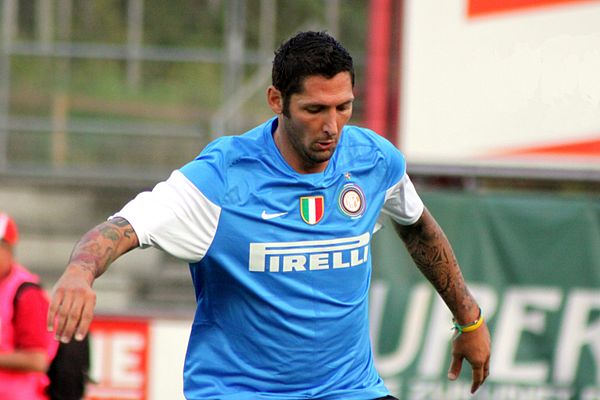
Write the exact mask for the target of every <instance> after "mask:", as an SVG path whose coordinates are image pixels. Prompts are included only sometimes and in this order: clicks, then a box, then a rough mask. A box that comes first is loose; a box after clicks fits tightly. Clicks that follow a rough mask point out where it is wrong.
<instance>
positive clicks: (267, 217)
mask: <svg viewBox="0 0 600 400" xmlns="http://www.w3.org/2000/svg"><path fill="white" fill-rule="evenodd" d="M285 214H287V211H286V212H280V213H275V214H267V212H266V211H265V210H263V212H262V214H260V216H261V218H262V219H273V218H277V217H283V216H284V215H285Z"/></svg>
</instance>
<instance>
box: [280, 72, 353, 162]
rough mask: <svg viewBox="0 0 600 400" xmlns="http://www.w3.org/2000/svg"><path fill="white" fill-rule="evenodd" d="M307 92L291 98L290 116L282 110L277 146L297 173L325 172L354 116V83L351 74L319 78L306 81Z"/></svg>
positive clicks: (309, 78)
mask: <svg viewBox="0 0 600 400" xmlns="http://www.w3.org/2000/svg"><path fill="white" fill-rule="evenodd" d="M303 88H304V90H303V91H302V92H300V93H295V94H293V95H292V96H291V98H290V101H289V109H288V110H289V113H288V115H289V116H286V115H284V114H283V113H282V111H283V110H281V113H280V117H279V125H278V127H277V131H276V132H275V143H276V144H277V147H278V148H279V150H280V151H281V154H282V155H283V157H284V158H285V160H286V161H287V162H288V163H289V164H290V166H291V167H292V168H294V169H295V170H296V171H298V172H300V173H314V172H321V171H323V170H324V169H325V168H326V167H327V163H328V161H329V159H330V158H331V156H332V155H333V153H334V151H335V148H336V146H337V144H338V141H339V140H340V136H341V133H342V128H343V127H344V125H345V124H346V123H347V122H348V120H349V119H350V117H351V116H352V102H353V100H354V95H353V93H352V79H351V76H350V73H349V72H340V73H339V74H337V75H335V76H334V77H333V78H331V79H327V78H325V77H323V76H320V75H315V76H310V77H308V78H306V79H305V80H304V82H303ZM275 90H276V89H275ZM281 100H282V99H281ZM281 102H283V100H282V101H281ZM274 110H275V109H274ZM276 111H277V110H276Z"/></svg>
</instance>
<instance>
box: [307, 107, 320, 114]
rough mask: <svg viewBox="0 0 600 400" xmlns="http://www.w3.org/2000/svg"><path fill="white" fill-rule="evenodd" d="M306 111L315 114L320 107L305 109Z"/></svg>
mask: <svg viewBox="0 0 600 400" xmlns="http://www.w3.org/2000/svg"><path fill="white" fill-rule="evenodd" d="M306 111H308V112H309V113H311V114H317V113H318V112H320V111H321V107H307V108H306Z"/></svg>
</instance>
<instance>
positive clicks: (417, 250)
mask: <svg viewBox="0 0 600 400" xmlns="http://www.w3.org/2000/svg"><path fill="white" fill-rule="evenodd" d="M396 229H397V231H398V233H399V234H400V236H401V237H402V239H403V241H404V243H405V245H406V248H407V249H408V252H409V253H410V255H411V257H412V259H413V260H414V262H415V264H416V265H417V267H418V268H419V270H420V271H421V272H422V273H423V275H424V276H425V277H426V278H427V279H428V280H429V281H430V282H431V283H432V284H433V286H434V287H435V289H436V290H437V292H438V293H439V294H440V296H441V297H442V299H443V300H444V301H445V303H446V304H447V305H448V307H449V308H450V310H451V311H452V313H453V314H454V315H461V314H465V313H467V312H469V311H470V310H473V308H475V307H476V303H475V300H474V299H473V297H472V296H471V294H470V293H469V290H468V289H467V286H466V284H465V281H464V278H463V276H462V273H461V271H460V268H459V266H458V262H457V261H456V257H455V256H454V252H453V251H452V247H451V246H450V243H449V242H448V239H447V238H446V236H445V235H444V232H443V231H442V229H441V228H440V226H439V225H438V224H437V223H436V222H435V220H434V219H433V217H431V215H429V213H428V212H427V211H426V212H425V213H424V215H423V217H422V218H421V220H420V221H419V222H417V223H416V224H415V225H414V226H411V227H402V226H399V225H397V226H396Z"/></svg>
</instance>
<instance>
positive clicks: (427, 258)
mask: <svg viewBox="0 0 600 400" xmlns="http://www.w3.org/2000/svg"><path fill="white" fill-rule="evenodd" d="M394 227H395V229H396V231H397V232H398V234H399V235H400V237H401V238H402V240H403V241H404V243H405V245H406V248H407V249H408V252H409V253H410V255H411V257H412V259H413V260H414V262H415V264H416V265H417V267H418V268H419V270H420V271H421V272H422V273H423V275H424V276H425V277H426V278H427V279H428V280H429V281H430V282H431V283H432V285H433V286H434V287H435V289H436V290H437V292H438V293H439V294H440V296H441V297H442V299H443V300H444V302H445V303H446V305H447V306H448V308H449V309H450V311H451V312H452V315H454V318H455V320H456V322H457V323H458V324H460V325H467V324H469V323H472V322H474V321H476V320H478V318H479V317H480V315H479V312H480V309H479V306H478V305H477V302H476V301H475V299H474V298H473V296H472V295H471V293H470V292H469V290H468V288H467V285H466V284H465V280H464V278H463V276H462V273H461V271H460V267H459V266H458V262H457V260H456V257H455V256H454V252H453V250H452V247H451V245H450V242H449V241H448V239H447V238H446V235H445V234H444V232H443V230H442V228H441V227H440V226H439V225H438V223H437V222H436V221H435V219H434V218H433V216H432V215H431V213H429V211H428V210H427V208H425V209H424V210H423V214H422V215H421V217H420V218H419V219H418V220H417V222H415V223H414V224H412V225H400V224H398V223H396V222H394ZM463 359H466V360H467V361H468V362H469V363H470V364H471V367H472V370H473V382H472V386H471V393H474V392H475V391H476V390H477V389H478V388H479V386H481V384H482V383H483V382H484V381H485V379H486V378H487V376H488V375H489V364H490V334H489V331H488V328H487V326H486V324H485V322H483V324H482V325H481V326H480V327H479V328H477V329H476V330H473V331H470V332H464V333H462V334H460V335H459V336H458V337H457V338H456V339H455V340H454V341H453V342H452V362H451V364H450V369H449V371H448V378H449V379H450V380H455V379H457V378H458V375H459V374H460V370H461V367H462V361H463Z"/></svg>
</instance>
